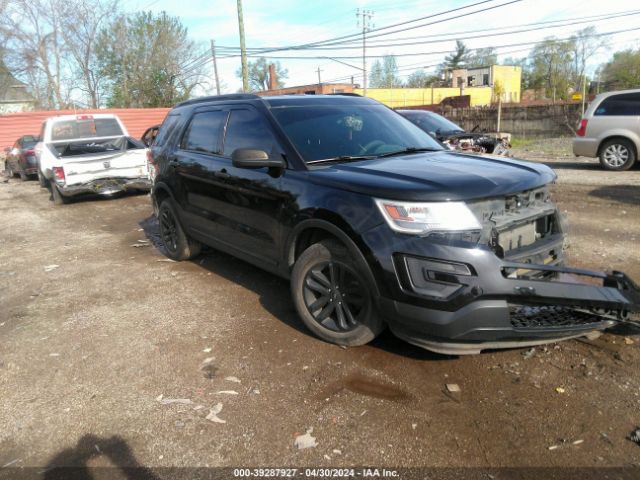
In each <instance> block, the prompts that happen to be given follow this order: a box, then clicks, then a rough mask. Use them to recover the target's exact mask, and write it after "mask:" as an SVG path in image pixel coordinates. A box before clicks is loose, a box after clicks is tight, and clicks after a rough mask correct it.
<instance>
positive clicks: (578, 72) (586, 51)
mask: <svg viewBox="0 0 640 480" xmlns="http://www.w3.org/2000/svg"><path fill="white" fill-rule="evenodd" d="M569 42H570V45H571V49H572V53H573V74H574V88H575V91H580V90H582V87H581V84H582V81H583V77H584V75H585V72H586V69H587V63H588V62H589V60H590V59H591V58H592V57H593V56H594V55H595V54H596V53H598V52H599V51H600V50H602V49H604V48H606V47H607V45H608V41H607V40H606V37H601V36H598V35H597V34H596V28H595V27H593V26H590V27H587V28H583V29H582V30H579V31H578V32H577V33H576V34H575V35H573V36H572V37H571V38H570V39H569Z"/></svg>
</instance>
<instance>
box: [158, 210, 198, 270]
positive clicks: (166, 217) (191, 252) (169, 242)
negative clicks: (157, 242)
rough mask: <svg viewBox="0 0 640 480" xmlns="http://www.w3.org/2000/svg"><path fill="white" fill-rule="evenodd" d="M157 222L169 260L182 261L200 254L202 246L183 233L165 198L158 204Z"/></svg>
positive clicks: (174, 213)
mask: <svg viewBox="0 0 640 480" xmlns="http://www.w3.org/2000/svg"><path fill="white" fill-rule="evenodd" d="M158 222H159V223H160V237H161V238H162V243H163V244H164V249H165V250H166V252H167V256H168V257H169V258H171V259H172V260H177V261H183V260H189V259H191V258H193V257H196V256H197V255H198V254H199V253H200V250H201V249H202V245H200V243H199V242H197V241H196V240H193V239H192V238H190V237H189V236H188V235H187V234H186V233H185V231H184V229H183V228H182V225H181V224H180V220H179V219H178V215H177V214H176V211H175V208H174V206H173V203H172V201H171V199H169V198H167V199H166V200H164V201H163V202H162V203H161V204H160V208H159V209H158Z"/></svg>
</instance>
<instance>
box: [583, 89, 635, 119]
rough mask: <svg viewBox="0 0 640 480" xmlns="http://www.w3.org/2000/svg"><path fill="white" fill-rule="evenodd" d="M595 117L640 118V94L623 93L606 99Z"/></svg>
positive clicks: (596, 111) (599, 106)
mask: <svg viewBox="0 0 640 480" xmlns="http://www.w3.org/2000/svg"><path fill="white" fill-rule="evenodd" d="M593 114H594V115H595V116H635V115H637V116H640V93H623V94H620V95H611V96H610V97H607V98H605V99H604V100H603V101H602V102H600V105H598V107H597V108H596V110H595V112H593Z"/></svg>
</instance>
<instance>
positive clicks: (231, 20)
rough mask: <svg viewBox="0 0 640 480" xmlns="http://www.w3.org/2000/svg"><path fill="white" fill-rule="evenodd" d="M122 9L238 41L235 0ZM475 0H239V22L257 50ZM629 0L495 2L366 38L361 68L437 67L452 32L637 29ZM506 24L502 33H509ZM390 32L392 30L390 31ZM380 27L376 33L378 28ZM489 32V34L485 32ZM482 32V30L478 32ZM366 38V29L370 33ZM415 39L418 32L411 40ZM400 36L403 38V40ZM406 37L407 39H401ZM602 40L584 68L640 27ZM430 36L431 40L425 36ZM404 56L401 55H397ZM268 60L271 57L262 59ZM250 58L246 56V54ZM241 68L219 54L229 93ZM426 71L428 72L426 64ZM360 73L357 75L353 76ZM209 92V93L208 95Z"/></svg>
mask: <svg viewBox="0 0 640 480" xmlns="http://www.w3.org/2000/svg"><path fill="white" fill-rule="evenodd" d="M123 1H124V7H125V8H126V9H127V10H130V11H135V10H142V9H144V10H152V11H154V12H160V11H162V10H165V11H166V12H168V13H169V14H171V15H175V16H178V17H180V19H181V20H182V22H183V24H184V25H186V26H187V28H188V29H189V34H190V36H191V37H192V38H193V39H194V40H196V41H197V42H199V44H200V45H201V46H200V47H199V48H200V49H201V50H202V51H203V52H204V51H205V50H206V49H208V48H209V41H210V40H211V39H215V41H216V45H218V46H219V55H220V57H224V56H225V54H224V53H223V50H224V47H234V48H236V49H237V48H238V47H239V45H240V42H239V35H238V19H237V11H236V1H235V0H218V1H212V0H188V1H183V2H176V1H175V0H155V1H154V0H128V1H127V0H123ZM477 1H479V0H457V1H449V2H443V1H442V0H423V1H414V0H398V1H396V2H384V1H382V0H371V1H362V0H323V1H322V2H313V1H309V0H270V1H268V2H266V1H258V0H244V1H243V10H244V23H245V35H246V44H247V48H264V47H272V46H278V47H279V46H288V45H300V44H305V43H309V42H314V41H318V40H326V39H330V38H333V37H338V36H342V35H350V34H355V33H357V32H358V31H361V30H360V29H359V28H358V25H357V21H356V9H357V8H360V9H363V8H365V9H367V10H372V11H373V12H374V15H373V19H372V23H373V24H374V28H380V27H385V26H388V25H391V24H395V23H399V22H405V21H409V20H413V19H417V18H419V17H424V16H427V15H433V14H435V13H439V12H442V11H445V10H450V9H453V8H456V7H461V6H465V5H470V4H472V3H476V2H477ZM508 1H510V0H495V1H492V2H489V3H485V4H484V5H481V6H477V7H471V8H469V9H467V10H462V11H460V12H458V13H465V12H471V11H474V10H481V9H483V8H487V7H491V6H494V5H500V4H503V3H507V2H508ZM634 5H635V2H631V1H629V0H607V1H602V0H522V1H518V2H515V3H513V4H511V5H506V6H502V7H500V8H496V9H493V10H489V11H484V12H482V13H478V14H475V15H470V16H468V17H464V18H455V19H453V20H449V21H446V22H442V23H438V24H434V25H429V26H424V27H420V28H413V29H411V30H408V31H405V32H400V33H395V34H393V35H387V36H381V37H378V38H375V39H374V38H372V39H371V41H370V42H368V46H367V57H368V65H369V66H370V65H371V63H372V62H373V61H374V60H375V58H369V55H385V54H394V55H397V56H398V57H397V61H398V66H399V67H400V69H401V71H400V74H401V75H402V76H403V78H406V76H408V75H409V74H410V73H411V72H412V71H413V69H414V68H420V67H421V66H431V65H436V64H438V63H440V62H441V61H442V59H443V58H444V56H445V54H444V53H434V52H445V51H449V50H451V49H452V48H453V47H454V45H455V37H463V36H470V37H474V36H475V37H476V38H469V39H467V40H464V41H465V43H466V44H467V46H468V47H470V48H480V47H487V46H500V45H512V44H522V43H527V42H535V41H538V40H542V39H543V38H545V37H547V36H556V37H559V38H563V37H568V36H570V35H571V34H572V33H574V32H575V31H577V30H579V29H581V28H584V27H586V26H588V25H589V24H593V25H594V26H595V27H596V28H597V30H598V31H599V32H601V33H605V32H612V31H617V30H624V29H631V28H640V4H637V6H634ZM632 9H638V13H639V14H636V15H631V16H627V17H619V18H613V19H607V20H603V21H596V22H592V21H589V22H588V23H581V24H576V25H568V26H562V27H558V28H548V29H544V30H533V31H532V30H528V27H520V28H517V27H516V25H522V24H528V23H533V22H541V21H550V20H560V19H576V18H578V17H588V16H595V15H603V14H610V13H611V14H613V13H618V12H624V11H628V10H632ZM455 16H456V14H448V15H445V16H442V17H436V18H432V19H428V20H423V21H421V22H414V23H408V24H406V25H403V27H398V28H397V29H399V28H407V27H412V26H414V25H419V24H421V23H427V22H433V21H435V20H440V19H443V18H447V17H455ZM506 27H508V28H511V29H512V30H523V29H524V30H528V31H524V32H520V33H513V34H510V35H501V36H494V37H484V38H478V36H479V35H483V33H480V32H476V33H467V34H466V35H465V32H470V31H472V30H485V29H502V30H501V31H504V29H505V28H506ZM508 28H507V30H508ZM393 30H396V29H393ZM382 32H384V30H383V31H381V32H380V33H382ZM450 32H454V33H456V35H454V36H452V37H450V38H451V39H449V40H441V41H438V42H437V43H429V44H422V45H412V46H388V45H386V46H385V45H381V46H376V47H374V44H375V43H376V42H378V43H381V44H390V43H397V42H399V41H402V42H416V41H423V42H424V41H425V40H427V39H425V38H424V37H425V36H428V35H435V34H446V33H450ZM492 33H493V32H492ZM484 34H486V32H485V33H484ZM372 35H373V33H372ZM415 37H423V38H421V39H415ZM403 38H404V39H405V40H402V39H403ZM407 38H410V39H409V40H406V39H407ZM607 38H609V42H610V44H609V48H607V49H603V51H602V52H601V53H600V54H599V55H597V56H595V57H594V58H592V61H591V69H592V70H593V69H594V68H595V67H596V66H597V65H598V64H599V63H602V62H604V61H606V60H607V59H608V58H609V56H610V55H611V52H613V51H616V50H620V49H623V48H629V47H633V48H638V47H639V46H640V40H639V39H640V30H636V31H630V32H625V33H619V34H616V35H612V36H610V37H607ZM431 40H433V39H431ZM350 46H353V47H357V48H352V49H341V50H322V51H308V50H306V51H288V52H278V53H272V54H271V55H273V56H278V57H287V56H296V57H300V56H309V57H311V56H314V57H318V56H326V57H358V58H353V59H346V58H342V61H344V62H346V63H349V64H352V65H354V66H355V67H358V68H361V67H362V60H361V58H360V57H361V55H362V49H361V44H358V43H356V44H353V45H350ZM529 48H530V46H529V45H516V46H511V47H508V46H505V47H503V48H500V49H498V52H499V53H500V54H501V55H500V57H501V58H502V57H509V56H513V57H521V56H526V55H527V50H528V49H529ZM402 55H404V56H402ZM267 58H271V57H267ZM250 60H251V58H250ZM278 60H279V61H280V63H281V64H282V66H283V67H284V68H287V69H288V70H289V78H288V79H287V80H286V81H285V84H286V85H287V86H294V85H305V84H311V83H317V81H318V73H317V69H318V68H320V69H321V72H320V73H321V78H322V81H323V82H324V81H331V80H334V79H338V78H341V77H345V78H346V77H349V76H351V75H354V76H355V81H356V83H361V82H362V77H361V75H360V74H361V71H360V70H358V69H356V68H352V67H349V66H346V65H343V64H340V63H338V62H336V61H332V60H329V59H327V58H323V59H305V60H298V59H295V60H294V59H282V58H280V59H278ZM239 66H240V58H239V57H234V58H220V59H219V61H218V70H219V73H220V78H221V81H222V82H223V84H224V86H225V90H226V92H225V93H230V92H235V91H237V90H238V88H240V87H241V86H242V82H241V80H240V79H239V78H238V77H237V76H236V71H237V69H238V67H239ZM204 68H205V71H206V72H210V73H211V76H212V77H213V67H212V64H211V63H208V64H207V65H206V66H205V67H204ZM432 70H433V69H432ZM359 75H360V77H359ZM210 93H211V92H210Z"/></svg>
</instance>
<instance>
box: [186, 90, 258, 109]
mask: <svg viewBox="0 0 640 480" xmlns="http://www.w3.org/2000/svg"><path fill="white" fill-rule="evenodd" d="M257 98H262V97H259V96H258V95H254V94H253V93H231V94H228V95H212V96H208V97H198V98H192V99H191V100H185V101H184V102H180V103H176V104H175V107H182V106H184V105H193V104H195V103H204V102H213V101H215V100H255V99H257Z"/></svg>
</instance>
